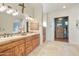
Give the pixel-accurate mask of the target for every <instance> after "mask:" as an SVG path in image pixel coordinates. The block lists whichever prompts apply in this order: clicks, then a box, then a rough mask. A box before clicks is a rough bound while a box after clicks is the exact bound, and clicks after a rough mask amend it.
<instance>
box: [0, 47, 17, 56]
mask: <svg viewBox="0 0 79 59" xmlns="http://www.w3.org/2000/svg"><path fill="white" fill-rule="evenodd" d="M14 55H15V54H14V48H12V49H9V50H6V51H3V52H0V56H14Z"/></svg>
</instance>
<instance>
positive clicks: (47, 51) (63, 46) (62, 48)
mask: <svg viewBox="0 0 79 59" xmlns="http://www.w3.org/2000/svg"><path fill="white" fill-rule="evenodd" d="M29 56H79V45H75V44H69V43H66V42H59V41H55V42H48V43H45V44H43V45H42V46H39V47H37V48H36V49H35V50H34V51H33V52H31V53H30V54H29Z"/></svg>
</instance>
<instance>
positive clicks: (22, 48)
mask: <svg viewBox="0 0 79 59" xmlns="http://www.w3.org/2000/svg"><path fill="white" fill-rule="evenodd" d="M15 55H16V56H23V55H25V44H21V45H18V46H16V47H15Z"/></svg>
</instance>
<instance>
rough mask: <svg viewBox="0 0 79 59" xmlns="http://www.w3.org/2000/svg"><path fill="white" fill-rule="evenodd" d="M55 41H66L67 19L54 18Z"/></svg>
mask: <svg viewBox="0 0 79 59" xmlns="http://www.w3.org/2000/svg"><path fill="white" fill-rule="evenodd" d="M55 40H56V41H68V17H59V18H55Z"/></svg>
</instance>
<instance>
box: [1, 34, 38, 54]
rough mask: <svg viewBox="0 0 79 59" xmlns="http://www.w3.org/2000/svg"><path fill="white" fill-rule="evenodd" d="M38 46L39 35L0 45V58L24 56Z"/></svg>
mask: <svg viewBox="0 0 79 59" xmlns="http://www.w3.org/2000/svg"><path fill="white" fill-rule="evenodd" d="M38 45H39V35H38V34H37V35H32V36H29V37H24V38H20V39H18V40H15V41H12V42H9V43H6V44H4V45H0V56H25V55H28V54H29V53H30V52H32V51H33V49H35V48H36V47H37V46H38Z"/></svg>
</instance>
